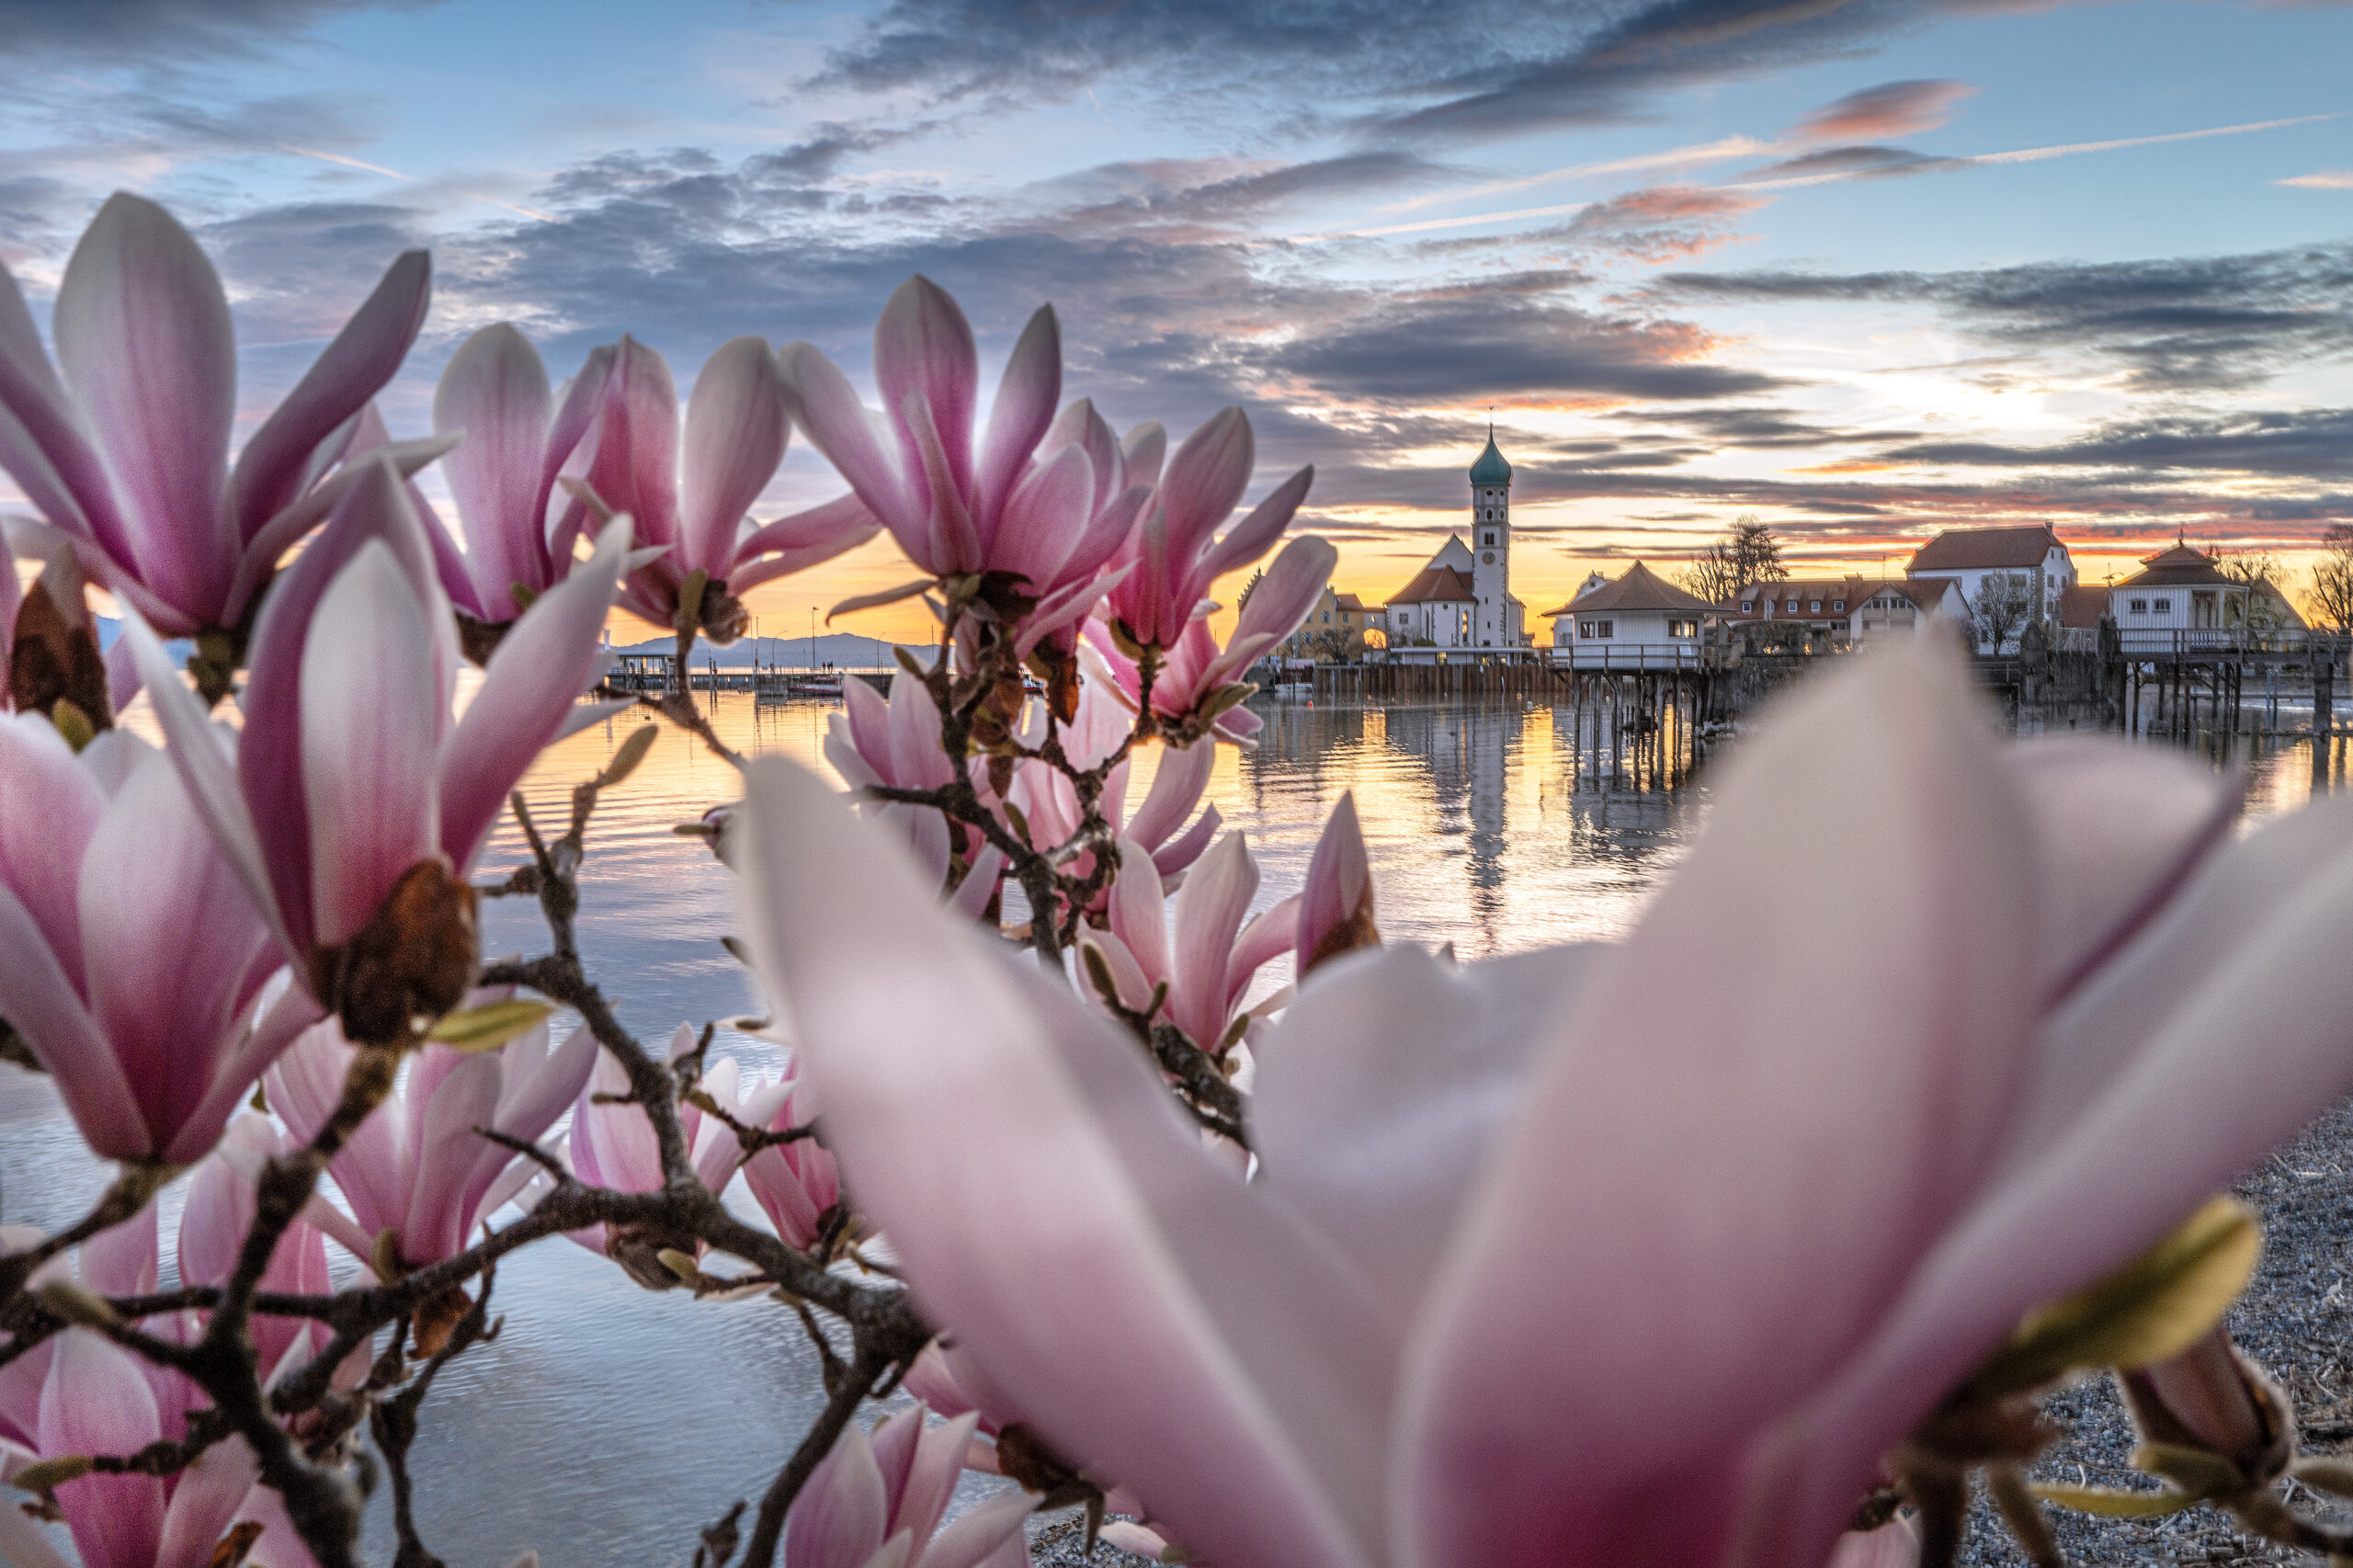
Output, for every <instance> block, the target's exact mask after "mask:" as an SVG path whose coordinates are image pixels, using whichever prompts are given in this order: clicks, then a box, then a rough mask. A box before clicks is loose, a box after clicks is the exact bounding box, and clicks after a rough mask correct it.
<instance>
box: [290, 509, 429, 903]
mask: <svg viewBox="0 0 2353 1568" xmlns="http://www.w3.org/2000/svg"><path fill="white" fill-rule="evenodd" d="M432 657H433V634H432V628H431V626H430V624H429V623H428V621H427V619H426V607H425V606H424V605H422V604H420V603H419V602H418V601H417V597H416V596H415V593H413V592H412V591H411V589H410V585H409V583H408V580H407V579H406V578H405V577H404V575H403V574H402V573H401V570H400V567H399V565H398V564H397V563H396V562H394V561H393V559H392V552H391V551H389V550H388V549H386V548H385V547H384V545H383V544H382V543H381V541H378V540H370V541H369V543H367V544H366V545H364V546H363V547H361V549H360V551H359V553H358V555H357V556H356V557H355V558H354V559H353V561H352V562H351V564H350V565H348V566H347V567H345V568H344V569H343V571H342V572H341V573H340V574H338V575H337V576H336V578H335V582H334V584H333V585H331V586H330V587H329V588H328V589H327V591H326V594H325V596H324V597H322V598H321V599H320V600H319V608H318V614H317V617H316V619H315V622H314V624H313V627H312V629H311V634H310V637H309V639H308V640H307V641H306V642H305V643H304V645H303V649H302V692H301V726H302V728H301V744H302V795H303V804H304V806H305V808H306V809H307V812H308V814H309V820H310V825H311V846H312V860H311V872H312V882H311V899H312V908H313V911H314V912H315V918H316V920H317V922H318V926H317V934H316V938H315V939H316V940H317V941H318V942H320V943H321V944H324V945H326V946H340V945H342V944H343V943H345V942H347V941H349V940H350V939H351V938H352V937H353V936H354V935H355V934H357V933H358V930H359V928H360V927H361V926H365V925H367V924H368V922H369V920H370V919H372V918H374V916H375V914H376V912H377V910H378V909H379V908H380V907H381V905H382V903H383V901H384V899H385V898H386V897H387V896H388V895H389V894H390V893H391V892H392V886H393V884H394V883H396V882H398V881H400V879H401V875H402V873H404V872H405V871H406V870H407V869H409V868H410V867H411V866H414V865H415V864H416V863H417V862H418V861H420V860H424V859H426V858H430V857H431V856H433V855H434V854H435V853H437V852H438V850H439V849H440V846H441V845H440V838H441V835H440V831H439V830H440V823H439V820H438V819H439V808H438V801H437V800H436V796H435V790H434V778H433V763H434V759H435V758H436V757H437V756H438V755H439V753H440V749H441V733H442V729H443V726H444V725H445V724H446V723H447V722H448V721H447V717H446V713H445V711H444V710H442V709H441V706H440V703H439V702H438V693H437V692H435V691H433V690H432V689H431V688H430V686H429V684H428V683H427V682H426V681H425V680H422V679H420V678H418V677H419V674H420V672H421V671H424V670H427V669H430V668H431V666H432Z"/></svg>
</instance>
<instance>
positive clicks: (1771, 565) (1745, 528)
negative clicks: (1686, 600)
mask: <svg viewBox="0 0 2353 1568" xmlns="http://www.w3.org/2000/svg"><path fill="white" fill-rule="evenodd" d="M1789 574H1790V569H1789V568H1788V567H1787V566H1784V565H1782V564H1781V541H1780V540H1777V539H1775V538H1774V537H1773V530H1772V528H1770V527H1768V526H1767V525H1766V524H1765V523H1763V522H1761V521H1759V520H1758V519H1757V517H1756V514H1755V513H1754V512H1745V513H1743V514H1742V515H1741V516H1739V517H1735V518H1734V519H1733V525H1732V527H1731V528H1728V529H1726V530H1725V532H1724V537H1723V538H1722V539H1720V540H1715V541H1714V542H1713V543H1711V544H1710V545H1708V546H1707V548H1705V549H1703V550H1702V551H1699V554H1697V555H1695V556H1693V557H1692V558H1691V560H1690V561H1689V562H1688V563H1686V564H1685V566H1684V567H1683V569H1682V570H1681V571H1680V572H1678V573H1677V574H1676V578H1677V582H1678V583H1679V584H1680V585H1682V587H1683V589H1684V590H1685V591H1686V592H1687V593H1692V594H1697V595H1698V596H1699V597H1701V598H1703V599H1705V600H1707V601H1708V602H1709V603H1710V604H1722V602H1723V601H1724V600H1726V599H1728V598H1731V597H1733V595H1734V594H1737V593H1739V592H1740V591H1741V590H1742V589H1743V588H1745V587H1747V586H1748V585H1750V584H1752V583H1778V582H1780V581H1781V580H1782V579H1784V578H1786V577H1787V576H1789Z"/></svg>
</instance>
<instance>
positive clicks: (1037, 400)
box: [974, 305, 1063, 518]
mask: <svg viewBox="0 0 2353 1568" xmlns="http://www.w3.org/2000/svg"><path fill="white" fill-rule="evenodd" d="M1062 395H1063V332H1062V323H1061V321H1060V319H1059V318H1057V317H1056V316H1055V314H1054V308H1053V306H1051V305H1040V306H1039V307H1038V309H1037V310H1036V312H1033V313H1032V314H1031V315H1030V317H1029V324H1028V325H1027V326H1024V327H1023V328H1022V329H1021V336H1020V337H1019V339H1018V340H1017V341H1016V342H1015V343H1014V345H1013V353H1012V354H1011V355H1010V356H1009V357H1007V358H1006V362H1005V378H1004V380H1002V381H999V382H997V388H996V403H995V406H993V407H992V408H990V410H989V429H988V435H987V436H986V437H984V438H983V441H982V443H981V459H980V468H979V472H977V473H976V474H975V475H974V482H975V486H976V500H977V508H978V510H979V512H980V514H981V516H982V517H988V518H993V517H996V516H997V514H998V513H999V512H1000V511H1002V510H1003V509H1004V506H1005V502H1006V497H1007V496H1008V495H1010V494H1013V487H1014V485H1015V484H1016V483H1018V482H1019V480H1020V478H1021V473H1022V470H1023V469H1025V468H1026V467H1028V466H1029V454H1030V453H1032V452H1034V451H1036V450H1037V449H1038V442H1039V441H1040V439H1041V438H1042V437H1044V436H1045V434H1046V431H1047V429H1048V427H1049V426H1051V424H1052V423H1053V418H1054V404H1056V403H1059V402H1061V401H1062Z"/></svg>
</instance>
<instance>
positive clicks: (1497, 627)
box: [1471, 421, 1520, 648]
mask: <svg viewBox="0 0 2353 1568" xmlns="http://www.w3.org/2000/svg"><path fill="white" fill-rule="evenodd" d="M1471 542H1472V550H1473V551H1474V552H1475V553H1474V556H1473V559H1474V561H1475V562H1476V564H1475V565H1474V566H1473V567H1472V573H1471V581H1472V589H1473V591H1474V592H1475V593H1476V594H1477V596H1478V600H1479V608H1478V610H1477V611H1476V616H1477V624H1476V625H1474V626H1473V627H1472V629H1471V631H1472V635H1471V641H1472V643H1473V644H1474V645H1475V646H1478V647H1483V648H1514V647H1518V645H1519V630H1520V628H1519V622H1520V615H1519V605H1518V600H1516V599H1514V598H1513V597H1511V464H1509V463H1508V462H1506V461H1505V460H1504V454H1503V452H1502V450H1501V449H1498V448H1497V447H1496V445H1495V424H1494V422H1493V421H1490V422H1489V423H1488V426H1487V447H1486V449H1485V450H1484V451H1483V452H1481V453H1480V454H1479V460H1478V461H1476V462H1474V463H1472V465H1471Z"/></svg>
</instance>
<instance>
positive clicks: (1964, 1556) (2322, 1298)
mask: <svg viewBox="0 0 2353 1568" xmlns="http://www.w3.org/2000/svg"><path fill="white" fill-rule="evenodd" d="M2238 1192H2239V1196H2241V1197H2242V1198H2244V1199H2246V1200H2247V1201H2248V1202H2249V1203H2251V1204H2253V1205H2254V1206H2255V1207H2256V1210H2259V1211H2260V1212H2261V1214H2262V1215H2263V1232H2264V1248H2263V1265H2262V1267H2261V1268H2260V1269H2259V1270H2258V1271H2257V1273H2256V1278H2255V1283H2254V1284H2253V1285H2252V1286H2250V1287H2249V1288H2248V1290H2247V1293H2246V1294H2245V1296H2244V1297H2242V1298H2241V1299H2240V1301H2239V1303H2238V1305H2237V1306H2235V1307H2234V1308H2233V1309H2232V1310H2231V1315H2230V1328H2231V1334H2232V1336H2233V1337H2234V1339H2236V1340H2237V1341H2238V1343H2239V1346H2240V1347H2241V1348H2242V1349H2244V1350H2245V1352H2246V1353H2247V1354H2248V1355H2250V1356H2252V1357H2254V1358H2255V1359H2256V1360H2257V1361H2259V1362H2261V1363H2262V1364H2263V1365H2264V1366H2265V1367H2267V1368H2268V1369H2270V1371H2271V1373H2272V1375H2273V1376H2274V1377H2276V1378H2278V1379H2279V1382H2280V1385H2281V1386H2282V1387H2283V1388H2285V1389H2286V1390H2287V1391H2288V1392H2289V1394H2290V1397H2292V1398H2293V1399H2294V1400H2295V1402H2296V1414H2297V1417H2298V1419H2299V1421H2300V1422H2301V1424H2302V1428H2303V1449H2302V1451H2303V1452H2305V1453H2308V1454H2325V1453H2334V1452H2336V1450H2338V1449H2340V1448H2342V1447H2344V1446H2345V1445H2346V1441H2347V1439H2348V1438H2353V1344H2348V1339H2353V1289H2348V1286H2347V1274H2348V1272H2353V1102H2348V1103H2347V1104H2346V1105H2340V1106H2338V1107H2337V1108H2336V1109H2334V1110H2332V1111H2330V1112H2328V1113H2327V1114H2326V1115H2325V1116H2323V1117H2322V1118H2321V1119H2319V1120H2318V1121H2316V1122H2314V1123H2313V1125H2312V1126H2311V1127H2309V1128H2307V1129H2305V1131H2304V1133H2303V1135H2302V1137H2300V1138H2298V1139H2297V1140H2296V1141H2295V1142H2293V1143H2290V1144H2289V1145H2288V1146H2287V1147H2286V1148H2284V1149H2282V1150H2280V1151H2279V1153H2276V1154H2274V1155H2272V1156H2271V1157H2270V1158H2268V1159H2267V1160H2266V1161H2264V1162H2263V1164H2262V1165H2259V1166H2258V1167H2256V1169H2255V1170H2253V1171H2251V1172H2249V1173H2248V1174H2247V1176H2246V1177H2245V1179H2244V1180H2243V1181H2241V1182H2240V1183H2239V1185H2238ZM2045 1408H2046V1409H2047V1410H2048V1412H2049V1414H2050V1415H2051V1417H2052V1420H2053V1421H2054V1422H2055V1423H2056V1424H2058V1425H2059V1426H2063V1427H2065V1428H2066V1429H2067V1431H2068V1436H2067V1437H2064V1438H2063V1439H2062V1440H2061V1441H2059V1442H2058V1443H2055V1444H2053V1445H2052V1448H2051V1449H2050V1450H2049V1452H2048V1453H2046V1454H2045V1455H2044V1457H2043V1460H2042V1461H2041V1462H2040V1464H2038V1465H2037V1466H2036V1467H2035V1471H2034V1473H2035V1474H2036V1476H2037V1477H2038V1478H2040V1479H2045V1480H2051V1481H2067V1482H2089V1483H2092V1484H2095V1485H2104V1486H2130V1485H2133V1484H2136V1483H2138V1484H2146V1478H2145V1477H2143V1476H2141V1475H2140V1472H2138V1471H2134V1470H2132V1469H2131V1467H2130V1466H2129V1465H2127V1464H2126V1463H2125V1458H2126V1456H2127V1455H2128V1454H2130V1453H2131V1449H2132V1431H2131V1424H2130V1423H2129V1422H2128V1421H2127V1420H2126V1418H2125V1415H2124V1407H2123V1405H2122V1403H2120V1401H2119V1400H2118V1398H2117V1397H2116V1392H2115V1388H2114V1385H2113V1384H2112V1383H2110V1382H2109V1381H2108V1380H2106V1379H2101V1380H2098V1381H2091V1382H2086V1383H2084V1384H2081V1385H2079V1386H2077V1387H2075V1388H2072V1389H2069V1390H2067V1391H2065V1392H2062V1393H2060V1394H2058V1395H2056V1396H2054V1397H2052V1398H2051V1399H2049V1400H2047V1401H2046V1402H2045ZM2292 1502H2293V1505H2294V1506H2296V1507H2297V1509H2298V1510H2299V1511H2300V1512H2305V1513H2311V1514H2313V1515H2314V1516H2315V1517H2321V1518H2325V1519H2328V1520H2331V1521H2334V1522H2336V1523H2340V1524H2341V1523H2347V1522H2353V1519H2348V1512H2347V1508H2346V1507H2344V1506H2336V1507H2329V1506H2326V1505H2325V1503H2324V1502H2323V1501H2321V1500H2319V1499H2315V1498H2314V1497H2313V1495H2312V1494H2310V1493H2308V1492H2304V1491H2302V1490H2301V1489H2299V1490H2298V1491H2297V1493H2296V1494H2294V1496H2293V1498H2292ZM2052 1522H2053V1523H2054V1524H2055V1525H2056V1526H2057V1527H2058V1536H2059V1541H2060V1545H2061V1546H2062V1548H2063V1549H2064V1551H2066V1553H2067V1560H2068V1561H2069V1562H2072V1563H2078V1564H2084V1565H2086V1568H2088V1565H2092V1564H2097V1565H2099V1568H2111V1565H2118V1568H2121V1565H2125V1564H2131V1565H2133V1568H2139V1565H2142V1564H2148V1565H2151V1568H2157V1565H2171V1564H2177V1563H2195V1564H2199V1565H2200V1568H2205V1565H2208V1564H2223V1563H2254V1562H2318V1561H2319V1559H2317V1558H2313V1557H2308V1556H2304V1555H2302V1554H2301V1553H2298V1552H2295V1551H2290V1550H2288V1549H2287V1548H2285V1547H2276V1546H2270V1545H2268V1544H2264V1543H2260V1542H2256V1541H2253V1540H2247V1539H2245V1538H2244V1537H2242V1536H2241V1535H2240V1534H2239V1532H2238V1530H2237V1529H2236V1528H2235V1527H2234V1521H2233V1520H2232V1519H2231V1518H2230V1517H2229V1516H2227V1515H2224V1514H2221V1513H2217V1512H2216V1511H2214V1510H2213V1509H2211V1508H2199V1509H2195V1510H2192V1511H2191V1512H2188V1513H2186V1514H2177V1515H2175V1516H2174V1517H2172V1518H2169V1519H2130V1520H2128V1519H2096V1518H2089V1517H2086V1516H2084V1515H2081V1514H2068V1513H2063V1512H2061V1511H2059V1510H2055V1509H2054V1510H2052ZM1961 1561H1962V1562H1964V1563H1967V1564H1971V1565H1972V1568H1995V1565H1996V1564H1999V1565H2001V1568H2012V1565H2016V1564H2023V1563H2024V1562H2026V1558H2025V1556H2024V1554H2023V1553H2021V1552H2020V1551H2018V1547H2017V1546H2016V1544H2015V1543H2013V1542H2012V1541H2011V1540H2009V1538H2008V1537H2007V1535H2006V1534H2005V1533H2004V1532H2003V1530H2002V1528H2001V1526H2000V1524H1999V1522H1998V1521H1997V1520H1996V1519H1995V1518H1994V1517H1993V1515H1992V1512H1991V1510H1990V1509H1989V1508H1987V1507H1986V1506H1984V1505H1983V1503H1982V1502H1981V1505H1980V1506H1979V1507H1978V1510H1977V1517H1976V1518H1975V1520H1974V1521H1973V1525H1972V1529H1971V1532H1970V1541H1969V1544H1968V1545H1967V1546H1966V1547H1964V1548H1963V1550H1962V1553H1961Z"/></svg>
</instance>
